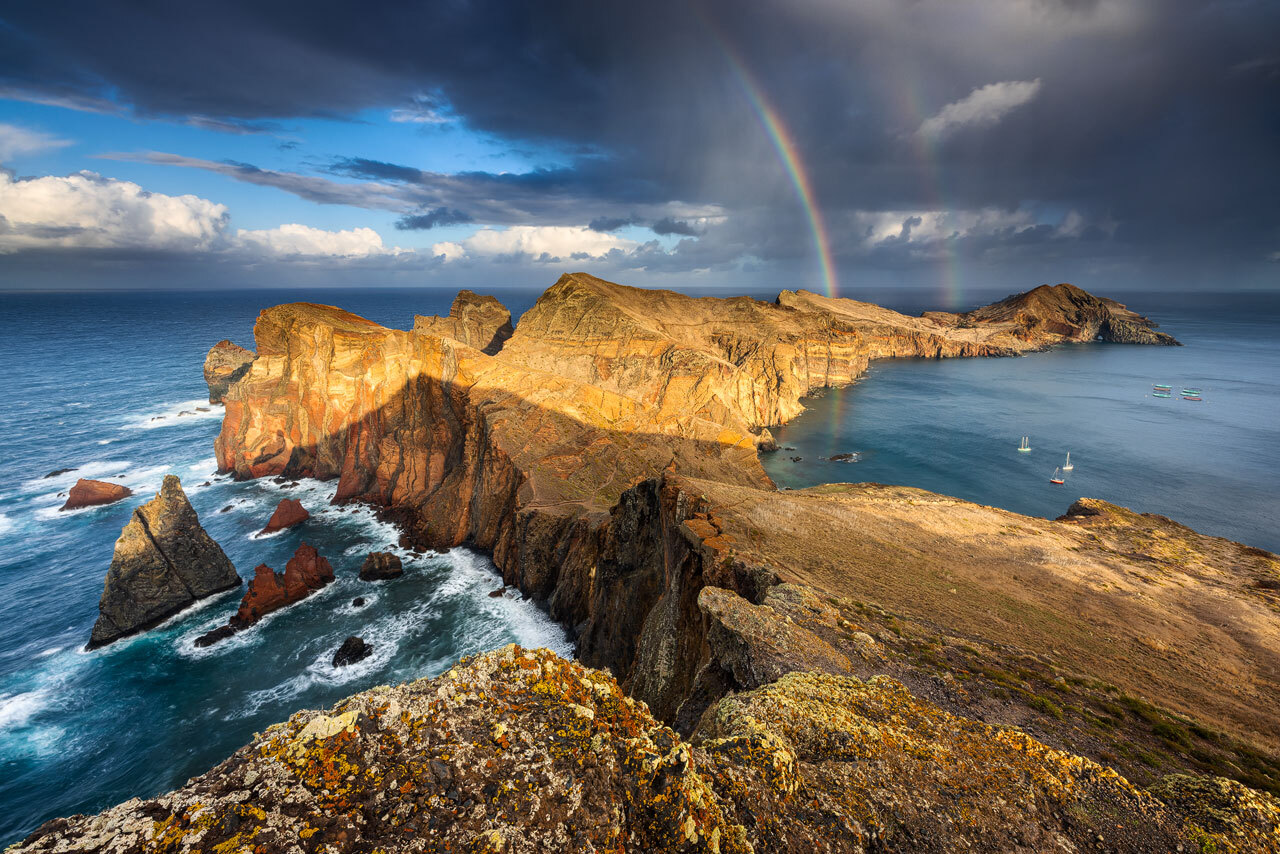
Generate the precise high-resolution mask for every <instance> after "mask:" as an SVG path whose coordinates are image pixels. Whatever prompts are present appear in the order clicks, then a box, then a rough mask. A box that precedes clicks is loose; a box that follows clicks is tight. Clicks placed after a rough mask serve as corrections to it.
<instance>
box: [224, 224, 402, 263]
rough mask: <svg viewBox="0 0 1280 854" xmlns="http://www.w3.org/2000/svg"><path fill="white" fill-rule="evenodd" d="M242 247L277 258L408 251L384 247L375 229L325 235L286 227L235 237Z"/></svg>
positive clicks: (305, 228)
mask: <svg viewBox="0 0 1280 854" xmlns="http://www.w3.org/2000/svg"><path fill="white" fill-rule="evenodd" d="M236 239H237V240H238V241H239V243H240V244H241V245H242V246H244V247H246V248H249V249H256V250H259V251H262V252H264V253H266V254H267V255H274V256H277V257H286V258H289V257H299V256H301V257H321V256H323V257H329V258H366V257H368V256H370V255H397V254H399V253H401V252H404V251H405V250H403V249H400V248H398V247H388V246H384V245H383V243H382V237H381V235H379V234H378V232H376V231H374V230H373V229H372V228H349V229H344V230H342V231H326V230H325V229H323V228H312V227H311V226H309V225H299V224H298V223H296V222H295V223H287V224H285V225H280V226H276V227H275V228H267V229H260V230H256V231H245V230H244V229H241V230H240V231H238V232H237V233H236Z"/></svg>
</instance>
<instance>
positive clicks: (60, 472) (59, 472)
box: [44, 468, 75, 480]
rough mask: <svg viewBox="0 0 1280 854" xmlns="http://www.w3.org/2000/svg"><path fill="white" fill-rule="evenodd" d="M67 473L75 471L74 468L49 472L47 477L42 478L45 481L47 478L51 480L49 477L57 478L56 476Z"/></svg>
mask: <svg viewBox="0 0 1280 854" xmlns="http://www.w3.org/2000/svg"><path fill="white" fill-rule="evenodd" d="M69 471H75V469H74V468H69V469H54V470H53V471H51V472H49V473H48V474H47V475H45V476H44V479H45V480H48V479H49V478H51V477H57V476H58V475H60V474H66V473H67V472H69Z"/></svg>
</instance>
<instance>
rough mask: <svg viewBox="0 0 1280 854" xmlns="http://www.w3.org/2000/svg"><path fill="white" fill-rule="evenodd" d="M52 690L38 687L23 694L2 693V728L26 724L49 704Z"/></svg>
mask: <svg viewBox="0 0 1280 854" xmlns="http://www.w3.org/2000/svg"><path fill="white" fill-rule="evenodd" d="M49 695H50V690H49V689H48V688H38V689H36V690H35V691H27V692H25V693H22V694H0V730H8V729H17V728H18V727H21V726H24V725H26V723H27V721H29V720H31V718H33V717H34V716H35V715H37V714H38V713H39V712H41V711H43V710H44V709H45V707H46V706H48V705H49Z"/></svg>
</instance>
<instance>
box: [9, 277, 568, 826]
mask: <svg viewBox="0 0 1280 854" xmlns="http://www.w3.org/2000/svg"><path fill="white" fill-rule="evenodd" d="M498 295H499V296H500V297H502V298H503V299H504V300H506V301H507V302H508V303H509V304H510V305H512V306H515V307H518V308H524V307H527V306H528V305H530V304H532V301H533V299H534V298H535V297H536V294H532V293H527V292H522V293H517V294H506V293H498ZM302 298H306V299H311V300H313V301H317V302H328V303H333V304H338V305H341V306H343V307H345V308H348V309H350V310H353V311H356V312H358V313H360V314H363V315H365V316H367V317H370V318H371V319H373V320H377V321H378V322H381V323H385V324H387V325H389V326H398V327H401V328H408V327H409V326H410V325H411V324H412V323H413V314H414V313H415V312H416V313H426V314H431V313H438V312H444V313H447V311H448V308H449V303H450V301H451V299H452V293H447V292H443V291H412V292H406V291H348V292H341V293H339V292H330V291H319V292H311V293H307V294H300V293H298V292H297V291H283V292H263V291H258V292H247V291H239V292H236V291H230V292H226V293H218V294H210V293H197V294H189V293H188V294H178V293H170V294H155V293H145V294H144V293H129V294H111V295H104V294H58V295H22V294H8V295H0V455H2V456H0V847H3V846H4V845H6V844H8V843H11V842H13V841H15V840H16V839H18V838H20V837H21V836H22V835H24V834H25V833H27V832H29V831H31V830H32V829H34V828H35V827H37V826H38V825H39V824H41V823H42V822H43V821H45V820H47V819H49V818H52V817H55V816H59V815H67V814H71V813H75V812H93V811H96V810H99V809H101V808H103V807H106V806H109V805H111V804H114V803H116V802H119V801H121V800H124V799H126V798H128V797H132V796H135V795H136V796H149V795H154V794H158V793H160V792H163V791H167V790H168V789H171V788H174V787H176V786H180V785H182V784H183V783H184V782H185V781H186V780H187V779H188V778H189V777H191V776H193V775H196V774H199V773H202V772H204V771H205V770H207V769H208V768H210V767H212V766H213V765H215V764H217V763H218V762H220V761H221V760H223V759H225V758H226V757H227V756H229V755H230V754H231V753H232V751H234V750H235V749H236V748H237V747H239V746H240V745H242V744H244V743H245V742H247V741H248V740H249V739H250V738H251V737H252V734H253V733H254V732H255V731H261V730H263V729H265V728H266V727H267V726H268V725H270V724H271V723H274V722H276V721H280V720H284V719H285V718H287V717H288V716H289V715H290V714H292V713H293V712H294V711H296V710H298V709H300V708H319V707H326V706H329V705H331V704H333V703H335V702H337V701H338V700H339V699H341V698H342V697H345V696H347V695H348V694H351V693H353V692H355V691H358V690H361V689H364V688H368V687H371V686H373V685H377V684H385V683H390V682H397V681H403V680H406V679H413V678H417V677H421V676H432V675H436V674H438V673H440V672H442V671H443V670H445V669H447V668H448V667H449V666H451V665H452V664H453V663H454V662H455V661H456V660H457V659H458V658H459V657H460V656H462V655H466V654H470V653H474V652H479V651H483V650H486V649H491V648H494V647H497V646H501V645H503V644H506V643H510V642H512V641H517V642H519V643H522V644H525V645H529V646H549V647H551V648H553V649H556V650H558V651H560V652H561V653H564V654H569V653H571V651H572V645H571V644H570V643H569V641H568V639H567V638H566V636H565V633H564V632H563V630H562V629H561V628H560V627H559V626H557V625H556V624H555V623H553V622H552V621H551V620H550V619H549V618H548V617H546V616H545V615H544V614H543V613H542V611H540V610H539V609H538V608H537V607H536V606H535V605H534V604H533V603H530V602H524V601H520V600H519V599H518V598H516V597H514V596H511V595H510V594H509V596H508V597H503V598H496V599H495V598H490V597H489V595H488V594H489V592H490V591H492V590H494V589H495V588H497V587H498V586H500V585H501V580H500V578H499V576H498V575H497V574H496V571H495V570H494V568H493V566H492V564H491V563H490V562H489V560H488V559H487V558H485V557H483V556H482V555H479V554H476V553H473V552H469V551H467V550H465V549H455V550H453V551H452V552H450V553H448V554H444V555H434V554H433V555H428V556H415V555H413V554H412V553H410V552H406V551H402V550H400V549H398V548H396V544H397V540H398V533H397V532H396V531H395V529H394V528H392V527H391V526H389V525H387V524H384V523H382V522H379V521H378V520H377V519H375V518H374V516H373V514H372V513H371V512H370V511H368V510H367V509H361V510H355V509H351V508H338V507H331V506H329V504H328V501H329V498H330V497H332V495H333V490H334V484H333V483H320V482H315V481H303V482H302V484H301V485H300V486H299V487H296V488H293V489H285V488H283V487H282V486H280V485H277V484H275V483H272V482H269V481H255V482H251V483H235V482H233V481H231V480H230V479H229V478H226V477H220V476H217V475H216V474H215V467H216V466H215V461H214V456H213V439H214V437H215V436H216V435H217V432H218V429H219V425H220V423H221V408H220V407H209V405H208V403H207V402H206V401H207V389H206V387H205V385H204V380H203V379H202V375H201V365H202V363H203V360H204V354H205V352H206V351H207V350H208V348H209V346H210V345H211V344H213V343H214V342H215V341H217V340H218V339H220V338H231V339H232V340H234V341H236V342H237V343H240V344H243V345H245V346H249V347H252V346H253V339H252V328H253V321H254V319H255V317H256V316H257V314H258V311H259V310H260V309H262V308H265V307H267V306H271V305H275V304H278V303H281V302H290V301H294V300H298V299H302ZM197 407H205V408H209V410H210V411H208V412H198V411H197ZM183 412H189V413H194V414H191V415H181V413H183ZM68 467H71V468H72V469H73V470H72V471H69V472H66V473H65V474H61V475H58V476H56V477H52V478H49V477H45V475H47V474H48V473H49V472H51V471H53V470H55V469H62V468H68ZM168 473H173V474H176V475H178V476H179V477H180V478H181V479H182V484H183V488H184V489H185V491H186V492H187V495H188V497H189V498H190V499H191V503H192V505H193V506H194V507H195V509H196V511H197V512H198V513H199V515H200V520H201V523H202V524H203V525H204V527H205V528H206V530H208V532H209V533H210V535H211V536H213V538H214V539H215V540H217V541H218V543H219V544H220V545H221V546H222V548H223V549H224V550H225V551H226V553H227V555H228V556H229V557H230V558H231V560H232V561H233V562H234V563H235V565H236V568H237V570H239V572H240V574H241V576H243V577H246V578H249V577H252V574H253V568H254V567H255V566H256V565H257V564H259V563H267V564H269V565H270V566H272V567H274V568H276V569H277V570H282V569H283V568H284V564H285V562H286V561H287V559H288V558H289V556H290V555H292V553H293V551H294V549H295V548H297V546H298V544H299V543H300V542H302V541H306V542H309V543H311V544H312V545H314V546H316V548H317V549H319V551H320V553H321V554H323V555H325V556H326V557H327V558H328V559H329V560H330V562H331V563H332V564H333V566H334V570H335V573H336V576H337V580H336V582H335V583H334V584H331V585H329V586H328V587H326V588H325V589H324V590H323V591H322V592H320V593H317V594H315V595H313V596H312V597H310V598H308V599H306V600H304V601H303V602H301V603H298V604H297V605H294V606H292V607H290V608H287V609H285V610H283V611H280V612H277V613H276V614H273V615H271V616H269V617H267V618H266V619H265V620H263V621H262V622H261V623H260V624H259V625H257V626H255V627H254V628H252V629H250V630H248V631H246V632H244V633H242V634H239V635H237V636H235V637H234V638H232V639H231V640H228V641H225V642H223V643H221V644H218V645H216V646H214V647H211V648H208V649H203V650H197V649H196V648H195V647H194V646H193V645H192V641H193V640H194V639H195V638H196V637H197V636H198V635H199V634H200V633H202V632H204V631H207V630H208V629H210V628H213V627H214V626H216V625H220V624H222V623H225V622H226V620H227V618H228V617H229V616H230V614H231V613H233V612H234V610H235V608H236V605H237V604H238V601H239V597H240V596H241V595H242V593H243V590H244V588H243V587H241V588H240V589H239V590H236V591H233V592H228V593H226V594H224V595H222V596H221V597H218V598H216V599H213V600H209V601H208V602H207V603H206V604H204V605H202V606H197V607H196V608H195V609H192V610H190V611H188V612H185V613H183V614H181V615H179V616H178V617H177V618H175V619H173V620H171V621H170V622H169V623H168V624H167V625H165V626H163V627H162V628H159V629H156V630H153V631H151V632H148V633H146V634H143V635H139V636H136V637H134V638H131V639H128V640H125V641H121V642H118V643H116V644H113V645H111V646H109V647H106V648H104V649H101V650H97V651H94V652H91V653H86V652H83V646H84V643H85V641H86V640H87V638H88V636H89V630H90V628H91V627H92V625H93V622H94V620H95V619H96V617H97V602H98V598H99V596H100V595H101V594H102V581H103V576H104V574H105V572H106V569H107V566H108V565H109V564H110V562H111V554H112V547H113V545H114V543H115V540H116V538H117V537H118V536H119V535H120V529H121V527H122V526H123V525H124V524H125V522H127V521H128V518H129V515H130V513H131V512H132V510H133V508H134V507H136V506H137V505H138V504H140V503H142V502H144V501H146V500H148V499H150V498H151V496H152V495H154V494H155V492H156V490H157V489H158V488H159V485H160V481H161V479H162V478H163V477H164V475H166V474H168ZM78 477H91V478H102V479H107V480H113V481H116V482H120V483H124V484H126V485H128V486H130V487H131V488H132V489H133V490H134V493H135V494H134V496H133V497H132V498H131V499H129V500H126V501H123V502H121V503H119V504H115V505H110V506H107V507H99V508H93V509H86V510H81V511H75V512H69V513H60V512H58V509H57V508H58V507H59V506H60V505H61V504H62V502H63V500H64V497H63V496H64V494H65V492H66V490H67V488H68V487H69V486H70V485H71V484H72V483H74V482H75V480H76V478H78ZM284 496H292V497H298V498H300V499H301V500H302V503H303V504H304V506H306V508H307V509H308V510H309V511H310V512H311V514H312V518H311V520H309V521H308V522H305V523H303V524H302V525H300V526H298V527H296V528H290V529H287V530H285V531H283V532H281V533H279V534H277V535H274V536H271V537H267V538H261V539H259V538H255V536H254V534H255V532H256V531H259V530H260V529H261V528H262V526H263V525H264V524H265V523H266V520H267V518H268V517H269V516H270V515H271V511H272V509H273V508H274V506H275V504H276V503H277V502H278V501H279V500H280V498H282V497H284ZM224 508H230V509H228V510H226V512H221V511H223V509H224ZM374 549H390V550H392V551H396V552H398V553H399V554H401V556H402V557H403V558H404V559H405V567H406V571H405V574H404V576H402V577H401V578H399V579H396V580H394V581H390V582H382V583H377V584H371V583H367V582H362V581H360V580H359V579H358V577H357V575H356V574H357V571H358V569H359V566H360V563H361V561H362V560H363V558H364V556H365V554H367V553H368V552H369V551H371V550H374ZM356 596H364V597H365V598H366V600H367V604H366V605H365V606H364V607H363V608H360V609H356V608H353V607H352V605H351V602H352V599H353V598H354V597H356ZM351 634H359V635H361V636H362V637H363V638H364V639H365V640H366V641H368V642H369V643H371V644H372V645H373V655H372V656H371V657H370V658H368V659H366V660H365V661H362V662H360V663H358V664H356V665H354V666H351V667H347V668H342V669H335V668H333V667H332V666H331V665H330V663H329V660H330V658H331V657H332V655H333V652H334V650H336V649H337V647H338V646H339V645H340V644H341V642H342V640H343V639H344V638H345V637H346V636H348V635H351Z"/></svg>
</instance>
